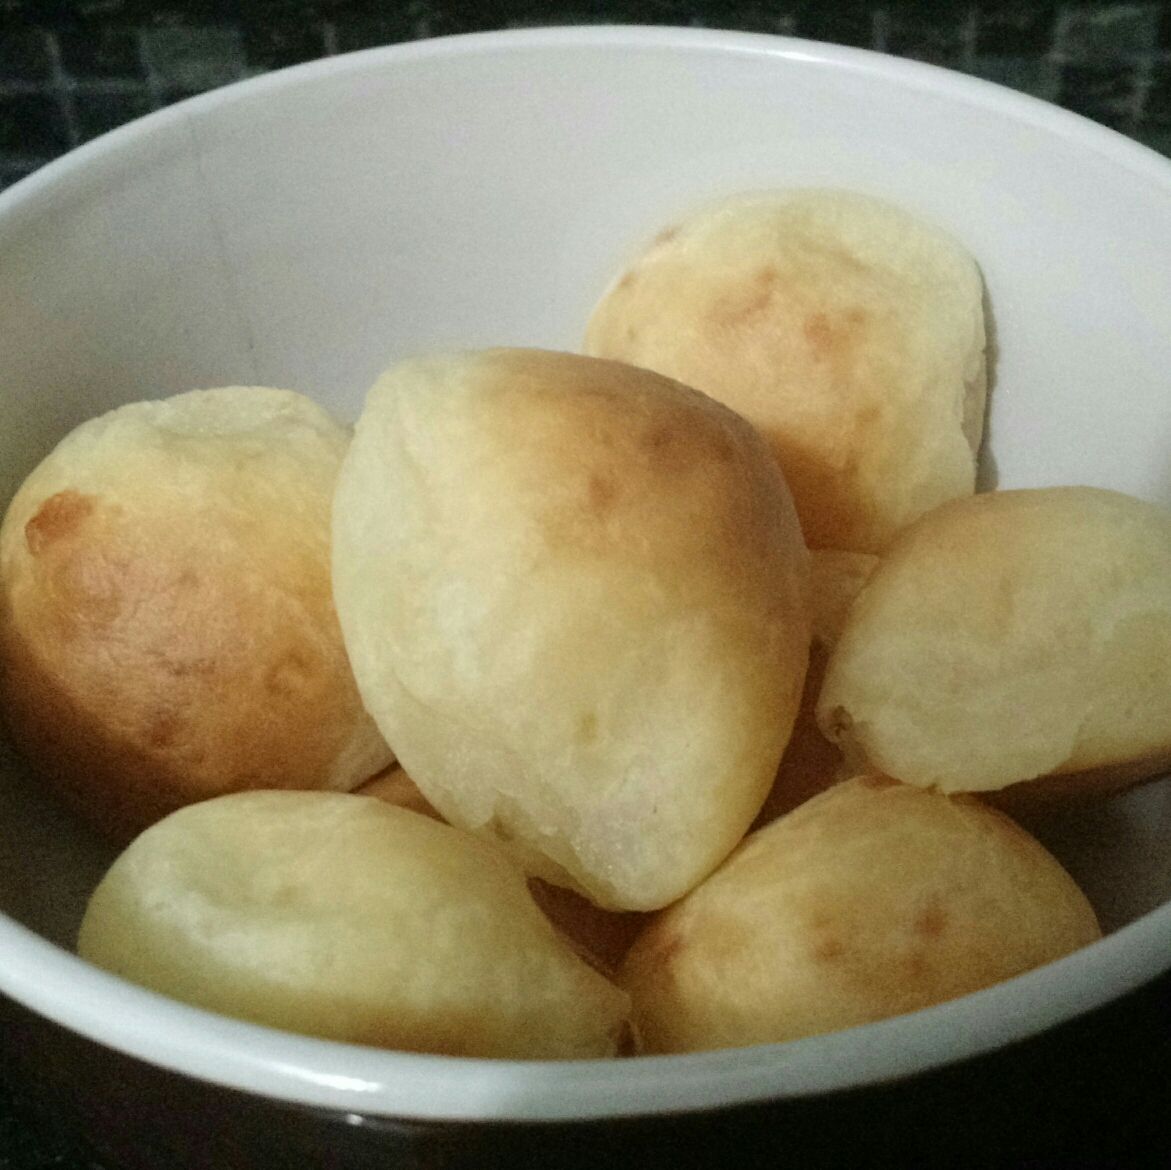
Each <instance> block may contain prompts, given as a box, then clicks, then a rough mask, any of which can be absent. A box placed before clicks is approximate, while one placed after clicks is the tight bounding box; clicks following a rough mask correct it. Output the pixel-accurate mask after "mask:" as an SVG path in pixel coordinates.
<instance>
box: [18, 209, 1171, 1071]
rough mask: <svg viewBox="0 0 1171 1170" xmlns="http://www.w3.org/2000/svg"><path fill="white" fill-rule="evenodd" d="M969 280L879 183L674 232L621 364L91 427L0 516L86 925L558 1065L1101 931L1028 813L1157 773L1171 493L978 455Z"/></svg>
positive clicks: (817, 1005)
mask: <svg viewBox="0 0 1171 1170" xmlns="http://www.w3.org/2000/svg"><path fill="white" fill-rule="evenodd" d="M983 298H984V289H983V285H982V281H981V278H980V274H979V271H978V269H977V266H976V264H975V262H974V261H973V260H972V258H971V257H970V256H969V255H968V254H967V253H966V252H965V251H964V249H963V248H962V247H961V246H960V245H959V244H958V243H957V242H956V241H954V240H953V239H951V238H950V237H949V236H947V235H946V234H944V233H943V232H941V231H940V230H938V229H936V228H934V227H932V226H930V225H928V224H925V223H922V222H920V221H918V220H917V219H916V218H914V217H912V216H910V215H908V214H907V213H905V212H904V211H902V210H900V209H898V208H895V207H892V206H890V205H889V204H887V203H884V202H882V201H880V200H877V199H874V198H870V197H868V196H864V195H860V194H855V193H850V192H843V191H829V190H799V191H791V192H775V193H765V194H759V195H753V196H743V197H739V198H735V199H731V200H726V201H724V202H722V203H720V204H718V205H716V206H714V207H710V208H706V209H703V210H701V211H700V212H698V213H697V214H695V215H694V216H692V217H691V218H688V219H687V220H685V221H683V222H681V223H678V224H675V225H673V226H670V227H668V228H666V229H665V230H664V231H662V232H661V233H660V234H659V235H658V236H657V237H656V239H655V240H654V241H653V242H652V243H651V244H650V245H649V246H648V248H647V249H646V250H645V252H644V253H643V254H642V255H640V256H639V257H637V258H636V259H635V260H634V261H633V262H632V263H631V264H630V265H629V266H628V267H627V268H626V269H625V271H624V272H622V273H621V274H620V275H619V276H618V277H617V278H616V279H615V280H614V282H613V284H612V285H611V287H610V288H609V290H608V291H607V292H606V293H605V294H604V296H603V297H602V299H601V301H600V302H599V304H598V305H597V307H596V309H595V311H594V313H593V315H592V317H591V319H590V321H589V322H588V327H587V328H586V334H585V336H586V340H585V347H584V348H585V353H584V354H578V355H575V354H567V353H554V352H549V351H542V350H523V349H497V350H488V351H480V352H470V353H454V354H440V355H429V356H421V357H416V358H414V359H411V360H408V361H403V362H401V363H399V364H397V365H395V366H394V367H392V368H391V369H390V370H388V371H387V372H386V373H385V374H384V375H383V376H382V377H381V378H379V380H378V381H377V382H376V384H375V385H374V386H373V387H372V388H371V389H370V391H369V394H368V396H367V398H366V402H365V406H364V409H363V411H362V413H361V416H360V418H359V419H358V421H357V424H356V427H355V428H354V429H353V432H352V434H351V432H350V431H349V430H348V429H347V428H346V427H344V426H342V425H340V424H339V423H337V422H335V421H334V420H333V419H331V418H329V417H328V416H327V415H326V414H325V413H324V412H323V411H322V410H321V409H320V408H319V407H317V406H315V405H314V404H313V403H312V402H310V401H309V399H307V398H305V397H303V396H302V395H299V394H295V393H292V392H289V391H281V390H273V389H266V388H259V387H231V388H224V389H217V390H208V391H195V392H192V393H189V394H183V395H179V396H178V397H175V398H171V399H168V400H165V401H150V402H140V403H136V404H134V405H131V406H127V407H123V408H121V409H119V410H116V411H114V412H112V413H110V414H108V415H105V416H103V417H101V418H98V419H94V420H92V421H90V422H87V423H84V424H83V425H81V426H80V427H78V428H77V429H76V430H75V431H74V432H73V433H72V434H70V435H69V436H68V437H66V438H65V439H64V440H63V441H62V443H61V444H60V445H59V446H58V447H57V448H56V449H55V450H54V451H53V452H52V453H50V454H49V455H48V456H47V457H46V458H45V460H44V461H43V462H42V463H41V465H40V466H39V467H38V468H37V469H36V470H35V471H34V472H33V473H32V474H31V475H30V476H29V478H28V480H27V481H26V482H25V484H24V485H23V487H22V488H21V489H20V491H19V492H18V493H17V495H16V497H15V498H14V499H13V501H12V503H11V505H10V506H9V508H8V512H7V515H6V517H5V519H4V522H3V526H2V528H0V704H2V706H0V710H2V713H3V718H4V722H5V724H6V728H7V733H8V735H9V736H10V738H11V740H12V742H13V743H14V744H15V745H16V746H17V747H18V749H19V750H20V751H21V752H22V753H23V755H24V757H25V759H26V761H27V764H28V766H29V771H30V773H31V774H33V775H35V776H36V777H37V778H38V779H39V782H42V783H44V784H47V785H50V786H51V787H52V788H53V789H54V790H55V791H56V792H58V793H59V794H60V796H61V797H62V799H64V800H66V801H68V802H69V803H70V804H71V806H72V807H73V808H74V809H75V810H76V811H77V812H78V814H79V815H81V816H84V817H86V818H87V819H88V820H89V821H90V822H91V823H92V824H94V825H96V826H97V827H98V828H100V829H101V830H103V831H104V832H106V833H107V834H108V835H110V836H111V837H112V839H114V840H115V841H117V842H118V843H119V845H122V846H125V848H124V851H123V852H122V853H121V855H120V856H119V857H118V859H117V860H116V861H115V862H114V864H113V865H112V867H111V868H110V870H109V872H108V874H107V875H106V877H105V878H104V879H103V881H102V882H101V884H100V885H99V887H98V888H97V890H96V891H95V892H94V894H93V897H92V899H91V901H90V904H89V907H88V909H87V911H86V914H85V918H84V921H83V922H82V925H81V930H80V935H79V951H80V953H81V954H82V955H83V956H84V957H86V958H88V959H90V960H91V961H93V962H94V963H97V964H99V965H101V966H103V967H105V968H107V969H109V970H111V971H114V972H116V973H119V974H121V975H123V976H125V977H126V978H129V979H132V980H134V981H137V982H139V983H142V984H144V985H146V986H148V987H151V988H153V989H155V990H158V991H161V992H163V993H165V994H168V995H171V996H174V997H176V998H179V999H182V1000H185V1001H187V1002H190V1003H193V1004H197V1005H200V1006H203V1007H206V1008H210V1009H212V1010H216V1011H220V1012H224V1013H226V1014H230V1015H234V1016H238V1017H241V1018H244V1019H249V1020H253V1021H258V1022H260V1023H265V1024H269V1025H272V1026H275V1027H280V1028H286V1029H291V1030H294V1031H299V1032H304V1033H308V1034H312V1035H318V1036H324V1037H329V1038H332V1039H340V1040H347V1041H352V1042H357V1043H363V1044H373V1045H383V1046H388V1047H393V1048H399V1049H408V1050H417V1051H427V1052H438V1053H451V1054H460V1055H471V1056H492V1057H521V1058H573V1057H598V1056H617V1055H628V1054H632V1053H639V1052H687V1051H696V1050H703V1049H710V1048H721V1047H729V1046H736V1045H748V1044H758V1043H764V1042H773V1041H784V1040H789V1039H793V1038H796V1037H801V1036H808V1035H813V1034H817V1033H823V1032H827V1031H832V1030H835V1029H840V1028H844V1027H849V1026H852V1025H855V1024H862V1023H865V1022H868V1021H871V1020H876V1019H879V1018H883V1017H887V1016H891V1015H895V1014H899V1013H902V1012H908V1011H912V1010H915V1009H917V1008H921V1007H925V1006H927V1005H930V1004H934V1003H938V1002H941V1001H943V1000H947V999H950V998H953V997H955V996H959V995H963V994H966V993H968V992H970V991H974V990H976V989H978V988H982V987H986V986H988V985H990V984H993V983H996V982H998V981H1000V980H1003V979H1006V978H1009V977H1011V976H1013V975H1016V974H1019V973H1021V972H1023V971H1026V970H1028V969H1030V968H1032V967H1036V966H1038V965H1041V964H1044V963H1047V962H1049V961H1052V960H1054V959H1056V958H1059V957H1060V956H1062V955H1065V954H1067V953H1069V952H1070V951H1072V950H1074V949H1076V948H1078V947H1080V946H1083V945H1085V944H1087V943H1090V942H1092V941H1093V940H1094V939H1096V938H1097V937H1098V935H1099V927H1098V923H1097V920H1096V918H1095V914H1094V911H1093V909H1092V908H1091V907H1090V905H1089V904H1088V902H1087V901H1086V898H1085V897H1084V895H1083V894H1082V892H1081V891H1080V890H1079V889H1078V887H1077V886H1076V884H1075V883H1074V881H1073V879H1072V878H1071V877H1070V876H1069V875H1068V874H1067V873H1066V872H1065V870H1064V869H1063V868H1062V867H1061V865H1060V864H1059V862H1058V861H1057V860H1056V859H1055V858H1054V857H1053V856H1051V855H1050V854H1049V853H1048V852H1047V851H1046V850H1045V849H1044V848H1043V847H1042V846H1041V845H1040V844H1039V843H1038V842H1037V841H1036V840H1035V839H1033V838H1032V837H1031V836H1030V835H1029V834H1028V833H1026V832H1025V831H1024V830H1023V829H1022V828H1020V827H1019V826H1018V825H1017V824H1016V823H1015V822H1014V821H1013V820H1011V819H1010V816H1009V812H1011V810H1012V809H1013V808H1014V807H1015V806H1016V804H1017V802H1020V801H1026V802H1027V801H1034V800H1035V801H1066V800H1072V799H1079V800H1083V801H1086V800H1092V799H1094V798H1098V799H1104V798H1106V797H1108V796H1109V795H1110V794H1112V793H1115V792H1117V791H1119V790H1121V789H1122V788H1124V787H1127V786H1130V785H1133V784H1136V783H1139V782H1141V781H1144V780H1148V779H1152V778H1155V777H1157V776H1158V775H1159V774H1160V773H1161V772H1162V771H1164V770H1165V769H1167V768H1168V767H1169V766H1171V515H1169V514H1168V513H1167V512H1166V511H1165V510H1161V509H1159V508H1157V507H1154V506H1152V505H1150V504H1146V503H1143V502H1141V501H1139V500H1136V499H1132V498H1129V497H1126V496H1123V495H1120V494H1117V493H1114V492H1108V491H1103V490H1099V489H1091V488H1079V487H1055V488H1052V489H1033V490H1024V491H1006V492H987V493H982V494H979V495H977V494H974V493H975V483H976V454H977V451H978V449H979V446H980V442H981V434H982V427H983V418H984V410H985V391H986V385H987V371H986V367H985V332H984V316H983ZM395 760H397V764H395V765H394V766H393V767H392V763H393V761H395ZM1090 807H1092V806H1090ZM127 842H129V844H127Z"/></svg>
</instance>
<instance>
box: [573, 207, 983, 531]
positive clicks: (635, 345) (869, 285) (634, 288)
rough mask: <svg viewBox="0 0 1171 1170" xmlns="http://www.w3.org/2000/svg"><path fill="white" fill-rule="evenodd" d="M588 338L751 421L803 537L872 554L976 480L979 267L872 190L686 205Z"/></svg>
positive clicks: (598, 316)
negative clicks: (688, 209)
mask: <svg viewBox="0 0 1171 1170" xmlns="http://www.w3.org/2000/svg"><path fill="white" fill-rule="evenodd" d="M585 349H586V352H587V353H590V354H595V355H597V356H599V357H608V358H618V359H620V360H621V361H626V362H631V363H633V364H634V365H637V366H645V367H646V368H647V369H651V370H657V371H658V372H659V373H662V374H667V375H668V376H670V377H672V378H678V379H679V381H681V382H685V383H687V385H689V386H695V387H697V388H698V389H700V390H703V391H705V392H706V393H708V394H710V395H712V397H714V398H717V399H718V400H719V401H720V402H724V403H727V405H728V406H730V407H732V409H733V410H736V411H738V412H739V413H740V414H742V415H743V416H744V417H745V418H746V419H748V421H749V422H751V423H753V424H754V425H755V426H756V427H757V428H758V429H759V430H760V431H761V432H762V433H763V434H764V436H765V438H766V439H767V440H768V442H769V444H770V446H771V447H772V449H773V451H774V453H775V454H776V457H777V458H778V459H779V460H780V463H781V466H782V468H783V469H784V472H785V477H786V478H787V479H788V481H789V486H790V487H791V488H792V491H793V498H794V500H795V501H796V504H797V512H798V514H799V516H800V517H801V524H802V527H803V528H804V531H805V539H806V542H807V543H808V544H809V546H810V548H838V549H848V550H856V551H862V552H879V551H881V550H882V549H883V548H884V547H885V546H886V545H887V544H888V543H889V542H890V540H891V538H892V537H893V536H894V534H895V533H896V532H897V531H898V530H899V529H900V528H901V527H903V526H904V525H905V524H907V523H909V522H910V521H911V520H913V519H915V518H916V517H917V516H919V515H921V514H922V513H924V512H926V511H928V510H929V509H930V508H933V507H934V506H935V505H937V504H940V503H942V502H943V501H945V500H949V499H952V498H954V497H957V496H963V495H967V494H969V493H971V492H972V490H973V488H974V485H975V472H976V460H975V452H976V449H977V448H978V447H979V444H980V436H981V432H982V428H983V416H984V394H985V370H984V316H983V286H982V282H981V279H980V274H979V272H978V270H977V268H976V265H975V263H974V261H973V260H972V258H971V257H970V256H969V255H968V253H967V252H966V251H964V249H963V248H961V247H960V246H959V244H957V243H956V242H955V241H954V240H953V239H951V238H950V237H949V236H947V235H945V234H944V233H943V232H942V231H939V230H938V229H936V228H934V227H932V226H930V225H929V224H926V223H923V222H921V221H920V220H918V219H916V218H914V217H913V216H911V215H908V214H907V213H906V212H904V211H901V210H899V209H898V208H896V207H892V206H891V205H890V204H888V203H885V202H882V201H880V200H878V199H873V198H870V197H868V196H865V195H860V194H855V193H851V192H846V191H834V190H796V191H790V192H776V193H771V194H760V195H755V196H741V197H739V198H735V199H731V200H728V201H726V202H723V203H720V204H718V205H716V206H714V207H711V208H709V209H706V210H704V211H701V212H699V213H698V214H696V215H694V216H692V217H691V218H689V219H686V220H684V221H683V222H681V223H679V224H677V225H675V226H674V227H671V228H668V229H667V230H666V231H664V232H662V233H661V234H660V235H659V236H658V238H657V239H656V240H655V241H654V242H653V243H652V244H651V246H650V247H649V248H648V249H647V251H646V252H645V253H644V254H643V255H642V257H641V258H640V259H638V260H637V261H635V263H634V264H633V265H632V266H631V267H630V268H629V269H628V270H627V271H626V273H625V274H624V275H623V276H622V277H621V279H619V280H618V281H617V282H616V283H615V284H613V285H612V287H611V288H610V289H609V291H608V292H607V293H606V294H605V296H604V297H603V298H602V300H601V302H600V303H599V304H598V306H597V308H596V309H595V310H594V313H593V315H592V318H591V320H590V322H589V327H588V330H587V333H586V341H585Z"/></svg>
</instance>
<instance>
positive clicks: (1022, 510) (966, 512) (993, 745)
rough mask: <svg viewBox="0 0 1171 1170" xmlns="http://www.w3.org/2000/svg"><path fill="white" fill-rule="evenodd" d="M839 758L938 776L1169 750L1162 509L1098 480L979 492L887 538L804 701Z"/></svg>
mask: <svg viewBox="0 0 1171 1170" xmlns="http://www.w3.org/2000/svg"><path fill="white" fill-rule="evenodd" d="M818 719H819V722H820V724H821V726H822V728H823V730H824V731H825V732H826V734H827V735H828V736H829V737H830V738H831V739H834V740H835V741H836V742H838V743H839V744H840V745H841V746H842V747H843V749H844V750H845V752H846V755H847V757H849V758H850V759H851V760H853V761H854V762H857V761H859V760H866V761H869V764H870V765H871V766H872V767H873V768H875V769H877V770H880V771H883V772H886V773H888V774H889V775H892V776H897V777H898V778H899V779H900V780H905V781H907V782H909V783H912V784H918V785H922V786H933V787H937V788H939V789H941V790H942V791H945V792H961V791H981V792H982V791H991V790H995V789H1001V788H1004V787H1006V786H1007V785H1010V784H1015V783H1019V782H1024V781H1029V782H1031V783H1038V782H1037V781H1034V778H1035V777H1049V778H1050V779H1048V780H1046V781H1045V782H1044V786H1045V787H1047V788H1048V789H1049V790H1050V792H1051V793H1053V794H1055V795H1059V794H1060V793H1061V792H1062V791H1068V792H1070V793H1084V792H1086V791H1097V792H1107V791H1111V790H1113V789H1117V788H1119V787H1124V786H1126V785H1129V784H1133V783H1137V782H1138V781H1140V780H1142V779H1149V778H1151V777H1153V776H1156V775H1158V774H1159V773H1160V772H1162V771H1165V770H1166V769H1167V768H1168V767H1171V512H1169V511H1168V510H1166V509H1163V508H1159V507H1156V506H1155V505H1153V504H1148V503H1144V502H1142V501H1140V500H1136V499H1133V498H1131V497H1129V496H1125V495H1122V494H1120V493H1117V492H1110V491H1105V490H1102V489H1098V488H1084V487H1083V488H1078V487H1069V488H1033V489H1023V490H1018V491H1004V492H992V493H987V494H983V495H979V496H975V497H973V498H971V499H967V500H962V501H956V502H954V503H951V504H948V505H945V506H944V507H942V508H940V509H938V510H937V511H935V512H933V513H931V514H930V515H929V516H925V517H924V518H923V519H922V520H920V521H919V522H918V523H917V524H916V525H914V526H913V527H912V528H910V529H908V531H907V532H905V533H904V534H903V536H902V537H901V538H900V539H899V540H898V541H897V542H896V544H895V545H894V547H893V548H892V549H891V550H890V552H889V553H888V555H887V556H886V557H885V558H884V559H883V561H882V563H881V564H880V565H879V567H878V569H877V570H876V571H875V573H874V575H873V577H871V579H870V581H869V583H868V584H867V585H866V588H865V589H864V590H863V591H862V594H861V595H860V597H859V598H858V600H857V602H856V603H855V604H854V606H853V608H852V609H851V611H850V616H849V619H848V621H847V624H846V628H845V629H844V631H843V632H842V635H841V638H840V640H839V642H838V645H837V648H836V649H835V651H834V654H833V656H832V657H831V659H830V662H829V666H828V668H827V673H826V679H825V684H824V686H823V689H822V695H821V699H820V702H819V706H818Z"/></svg>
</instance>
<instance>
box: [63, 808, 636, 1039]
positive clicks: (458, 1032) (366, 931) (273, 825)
mask: <svg viewBox="0 0 1171 1170" xmlns="http://www.w3.org/2000/svg"><path fill="white" fill-rule="evenodd" d="M78 950H79V953H80V954H81V956H82V957H83V958H85V959H88V960H89V961H91V962H93V963H96V964H97V965H99V966H101V967H104V968H106V969H107V970H109V971H113V972H114V973H115V974H117V975H121V976H123V977H124V978H126V979H129V980H132V981H133V982H135V983H140V984H142V985H143V986H145V987H149V988H151V989H152V990H154V991H158V992H161V993H162V994H164V995H169V996H172V997H174V998H175V999H180V1000H183V1001H185V1002H187V1003H191V1004H195V1005H197V1006H199V1007H203V1008H208V1009H210V1010H212V1011H216V1012H221V1013H223V1014H225V1015H230V1016H237V1017H239V1018H241V1019H246V1020H252V1021H254V1022H256V1023H261V1024H268V1025H270V1026H272V1027H276V1028H285V1029H288V1030H290V1031H294V1032H303V1033H306V1034H308V1035H312V1036H322V1037H325V1038H327V1039H331V1040H344V1041H350V1042H353V1043H357V1044H371V1045H379V1046H382V1047H388V1048H400V1049H409V1050H415V1051H421V1052H437V1053H446V1054H450V1055H458V1056H483V1057H506V1058H548V1059H557V1058H570V1057H601V1056H612V1055H615V1054H616V1053H617V1052H618V1050H619V1046H620V1044H621V1043H622V1042H623V1038H624V1036H625V1034H626V1032H627V1030H628V1029H627V1017H628V1011H629V1004H628V1001H627V997H626V996H625V994H624V993H623V992H621V991H619V990H618V989H617V988H616V987H615V986H614V985H613V984H611V983H609V982H608V981H607V980H606V979H604V978H603V977H602V976H601V975H599V974H598V973H597V972H595V971H594V970H593V969H592V968H591V967H590V966H589V965H588V964H587V963H585V962H583V961H582V960H581V959H579V958H578V957H577V956H576V955H575V954H574V953H573V952H572V951H571V950H570V948H569V947H567V946H566V945H565V944H564V943H562V942H561V940H560V939H559V938H558V936H557V933H556V931H555V930H554V929H553V927H552V926H551V925H550V923H549V922H548V921H547V920H546V918H545V916H544V915H543V914H542V913H541V911H540V910H539V909H538V908H537V906H536V904H535V903H534V902H533V900H532V898H531V897H530V896H529V893H528V890H527V888H526V886H525V878H524V875H523V873H521V871H520V870H519V869H517V868H516V867H515V866H514V865H513V864H512V863H511V862H510V861H509V860H508V859H507V858H506V857H504V855H503V854H501V853H500V852H499V851H497V850H496V849H494V848H493V847H492V846H491V845H489V844H488V843H487V842H484V841H481V840H478V839H477V838H475V837H473V836H470V835H469V834H466V833H460V832H458V831H457V830H455V829H452V828H450V827H448V826H447V825H441V824H438V823H437V822H436V821H434V820H432V819H430V818H429V817H425V816H421V815H420V814H419V813H415V812H411V811H409V810H407V809H401V808H394V807H392V806H390V805H389V804H386V803H384V802H382V801H379V800H375V799H374V798H372V797H362V796H357V795H353V794H344V793H330V792H249V793H237V794H235V795H232V796H225V797H220V798H219V799H216V800H210V801H205V802H203V803H202V804H198V805H193V806H192V807H190V808H186V809H182V810H181V811H179V812H177V813H174V814H173V815H171V816H169V817H167V818H166V819H165V820H163V821H162V822H160V823H159V824H157V825H155V826H153V827H152V828H150V829H148V830H147V831H146V832H144V833H143V834H142V835H141V836H139V837H138V838H137V839H136V840H135V841H134V842H133V843H132V844H131V845H130V847H129V848H128V849H127V850H126V851H125V852H124V853H123V854H122V855H121V856H120V857H119V858H118V860H117V861H116V862H115V863H114V865H113V866H112V867H111V868H110V870H109V872H108V873H107V874H106V876H105V877H104V878H103V880H102V882H101V884H100V885H99V886H98V888H97V890H96V891H95V892H94V894H93V897H92V899H91V900H90V903H89V907H88V909H87V910H86V914H85V918H84V920H83V922H82V925H81V931H80V935H79V941H78Z"/></svg>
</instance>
